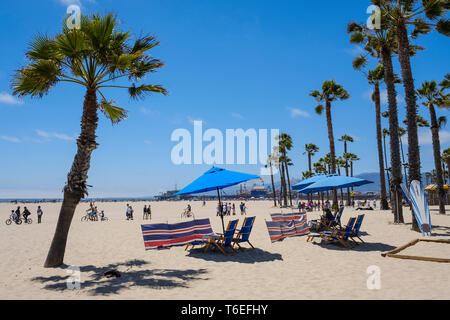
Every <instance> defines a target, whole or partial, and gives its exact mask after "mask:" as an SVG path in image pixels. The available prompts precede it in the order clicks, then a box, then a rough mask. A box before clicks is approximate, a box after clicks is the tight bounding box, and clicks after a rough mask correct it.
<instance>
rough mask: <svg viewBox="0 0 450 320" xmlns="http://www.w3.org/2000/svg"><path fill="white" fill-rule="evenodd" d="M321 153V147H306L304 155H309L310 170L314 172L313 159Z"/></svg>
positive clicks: (308, 145) (310, 145) (310, 144)
mask: <svg viewBox="0 0 450 320" xmlns="http://www.w3.org/2000/svg"><path fill="white" fill-rule="evenodd" d="M317 152H319V147H318V146H316V145H315V144H314V143H308V144H306V145H305V152H303V154H308V169H309V171H310V172H312V167H311V166H312V157H313V156H314V155H315V154H316V153H317Z"/></svg>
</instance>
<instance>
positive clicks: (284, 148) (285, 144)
mask: <svg viewBox="0 0 450 320" xmlns="http://www.w3.org/2000/svg"><path fill="white" fill-rule="evenodd" d="M276 139H277V140H278V145H279V150H280V161H281V167H282V170H283V177H285V178H284V186H285V189H284V194H286V197H285V205H286V206H287V195H289V202H290V205H291V206H292V193H291V182H290V181H289V168H288V167H289V164H288V162H289V158H288V157H287V152H288V151H289V150H291V149H292V147H293V144H292V137H291V136H290V135H288V134H287V133H281V134H280V135H279V136H277V137H276ZM286 180H287V184H286ZM287 188H289V189H288V191H287V190H286V189H287Z"/></svg>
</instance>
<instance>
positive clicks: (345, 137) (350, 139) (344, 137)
mask: <svg viewBox="0 0 450 320" xmlns="http://www.w3.org/2000/svg"><path fill="white" fill-rule="evenodd" d="M339 141H341V142H344V153H347V152H348V150H347V143H348V142H354V139H353V137H351V136H349V135H347V134H345V135H343V136H342V137H340V138H339ZM348 168H349V165H348V161H346V163H345V175H346V176H347V177H348ZM350 201H351V199H350V188H347V205H350Z"/></svg>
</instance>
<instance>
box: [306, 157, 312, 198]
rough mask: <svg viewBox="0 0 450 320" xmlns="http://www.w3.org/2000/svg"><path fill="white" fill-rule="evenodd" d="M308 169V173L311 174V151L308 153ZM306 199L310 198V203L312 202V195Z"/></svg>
mask: <svg viewBox="0 0 450 320" xmlns="http://www.w3.org/2000/svg"><path fill="white" fill-rule="evenodd" d="M308 168H309V172H310V173H312V168H311V151H308ZM307 197H308V198H310V199H311V201H312V199H313V195H312V193H311V194H309V195H308V196H307Z"/></svg>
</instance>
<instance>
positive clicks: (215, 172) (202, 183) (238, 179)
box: [175, 167, 259, 233]
mask: <svg viewBox="0 0 450 320" xmlns="http://www.w3.org/2000/svg"><path fill="white" fill-rule="evenodd" d="M253 179H259V177H258V176H255V175H253V174H247V173H242V172H236V171H231V170H226V169H222V168H217V167H212V168H211V169H209V170H208V171H206V172H205V173H204V174H203V175H202V176H200V177H199V178H198V179H197V180H195V181H193V182H192V183H191V184H189V185H188V186H186V187H185V188H184V189H182V190H181V191H179V192H177V193H176V194H175V196H180V195H186V194H196V193H203V192H208V191H213V190H217V195H218V196H219V205H220V204H221V201H220V192H219V190H220V189H224V188H228V187H231V186H234V185H237V184H239V183H242V182H245V181H248V180H253ZM220 217H221V218H222V228H223V232H224V233H225V226H224V224H223V214H222V210H221V215H220Z"/></svg>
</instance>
